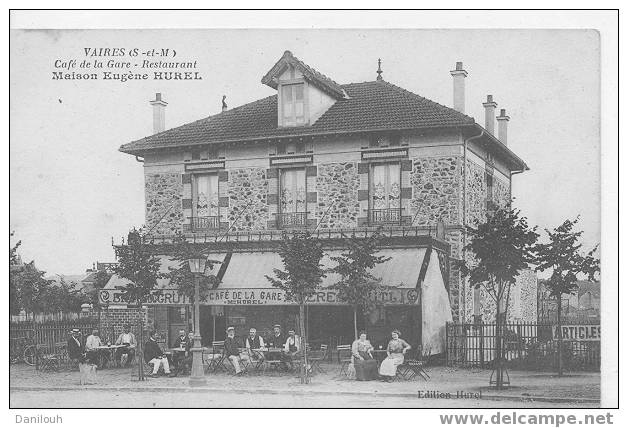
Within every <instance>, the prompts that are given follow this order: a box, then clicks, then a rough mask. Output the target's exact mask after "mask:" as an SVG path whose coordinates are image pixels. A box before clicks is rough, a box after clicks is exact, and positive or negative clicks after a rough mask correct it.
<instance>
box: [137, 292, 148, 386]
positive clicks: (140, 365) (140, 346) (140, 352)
mask: <svg viewBox="0 0 628 428" xmlns="http://www.w3.org/2000/svg"><path fill="white" fill-rule="evenodd" d="M138 313H139V317H138V320H137V324H138V328H139V332H138V336H139V338H140V340H138V341H137V380H139V381H143V380H146V379H145V378H144V323H143V321H144V320H143V319H142V318H143V317H142V305H141V304H140V308H139V310H138Z"/></svg>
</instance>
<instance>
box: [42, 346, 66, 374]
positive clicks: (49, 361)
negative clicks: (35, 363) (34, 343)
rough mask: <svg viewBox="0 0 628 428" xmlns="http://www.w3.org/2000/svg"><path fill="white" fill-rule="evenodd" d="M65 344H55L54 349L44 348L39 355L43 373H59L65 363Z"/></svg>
mask: <svg viewBox="0 0 628 428" xmlns="http://www.w3.org/2000/svg"><path fill="white" fill-rule="evenodd" d="M63 347H64V344H63V343H55V344H54V346H53V348H52V349H49V348H47V347H43V348H42V349H41V354H40V355H39V369H40V370H41V371H55V372H57V371H59V370H61V364H62V362H63Z"/></svg>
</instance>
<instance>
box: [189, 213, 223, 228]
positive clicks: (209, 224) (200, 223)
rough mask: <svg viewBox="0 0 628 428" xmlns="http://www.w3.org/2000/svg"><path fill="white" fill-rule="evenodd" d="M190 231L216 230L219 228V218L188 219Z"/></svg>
mask: <svg viewBox="0 0 628 428" xmlns="http://www.w3.org/2000/svg"><path fill="white" fill-rule="evenodd" d="M189 219H190V225H191V228H192V231H193V232H194V231H199V230H218V229H219V228H220V217H219V216H208V217H189Z"/></svg>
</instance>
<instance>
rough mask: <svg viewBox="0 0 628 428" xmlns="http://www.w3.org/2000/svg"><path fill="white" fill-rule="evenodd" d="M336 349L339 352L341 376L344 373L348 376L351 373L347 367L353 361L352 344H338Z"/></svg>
mask: <svg viewBox="0 0 628 428" xmlns="http://www.w3.org/2000/svg"><path fill="white" fill-rule="evenodd" d="M336 351H337V352H338V362H339V363H340V376H342V374H343V373H344V374H345V376H347V375H348V374H349V373H348V372H347V369H348V368H349V364H351V363H352V361H353V360H352V359H351V345H338V346H337V347H336Z"/></svg>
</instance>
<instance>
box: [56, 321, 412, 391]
mask: <svg viewBox="0 0 628 428" xmlns="http://www.w3.org/2000/svg"><path fill="white" fill-rule="evenodd" d="M193 336H194V334H193V333H192V332H189V333H187V334H186V332H185V330H179V335H178V336H177V338H176V339H175V341H174V343H173V352H172V353H170V354H166V353H165V352H164V350H163V349H162V348H161V347H160V346H159V343H158V342H157V339H156V336H155V332H154V331H152V332H150V333H149V339H148V341H147V342H146V343H145V345H144V360H145V362H146V363H147V364H149V365H150V366H152V373H151V376H157V375H158V373H159V370H160V369H163V372H164V373H165V374H166V375H169V376H177V375H178V374H181V373H186V372H189V371H190V368H191V366H192V352H191V348H192V347H193V345H194V340H193ZM391 336H392V338H391V340H390V341H389V342H388V347H387V349H386V353H387V357H386V358H385V359H384V360H383V361H382V362H381V364H379V363H378V361H377V360H376V359H375V358H374V356H373V351H374V350H375V348H374V347H373V346H372V345H371V342H370V341H369V340H368V339H367V334H366V332H365V331H361V332H360V334H359V337H358V339H356V340H355V341H354V342H353V344H352V346H351V362H352V365H351V371H354V373H353V374H356V375H358V376H357V377H358V378H363V379H376V378H378V377H379V378H380V379H382V380H386V381H392V380H393V378H394V377H395V374H396V372H397V367H398V366H399V365H401V364H403V361H404V356H405V354H406V352H407V351H408V350H410V349H411V347H410V345H409V344H408V343H407V342H406V341H405V340H403V339H402V338H401V337H400V336H401V333H400V332H399V330H394V331H393V332H392V334H391ZM243 342H244V343H243V345H244V347H241V346H240V345H241V344H242V342H241V341H240V340H239V339H238V338H236V336H235V328H234V327H228V328H227V337H226V338H225V341H224V351H223V352H224V357H225V360H226V361H229V362H230V363H231V364H232V365H233V368H234V371H235V374H236V375H241V374H242V373H244V372H245V367H246V366H247V364H243V361H247V360H250V361H251V362H254V363H260V362H263V361H264V359H265V358H266V355H268V352H274V353H275V358H278V360H279V361H280V363H279V364H281V365H282V366H283V367H284V368H286V369H293V368H294V362H295V361H297V360H298V359H299V358H300V357H301V351H302V343H301V338H300V337H299V336H298V335H296V334H295V330H294V329H289V330H288V333H287V335H284V333H283V332H282V329H281V325H279V324H275V325H274V326H273V331H272V333H271V334H270V335H269V336H267V337H266V338H265V339H264V338H262V337H261V336H260V335H258V334H257V330H256V329H255V328H254V327H252V328H250V329H249V334H248V336H246V337H245V338H244V341H243ZM115 345H116V346H115V347H114V348H115V352H113V353H111V352H109V349H110V348H111V343H107V344H105V343H103V341H102V340H101V339H100V336H99V332H98V329H93V330H92V333H91V334H90V335H89V336H88V337H87V339H86V340H85V343H84V344H83V342H82V340H81V333H80V330H78V329H73V330H72V331H71V334H70V337H69V338H68V355H69V357H70V359H72V360H77V361H78V362H80V363H86V364H92V365H96V366H99V365H103V364H109V363H111V361H110V360H111V358H112V357H113V358H115V363H116V364H117V365H118V366H120V367H127V366H129V365H130V364H131V363H132V362H133V361H134V359H135V350H136V348H137V340H136V338H135V335H134V334H133V333H132V332H131V326H130V325H129V324H126V325H125V326H124V331H123V332H122V333H121V334H120V335H119V336H118V338H117V340H116V341H115ZM275 358H273V359H275Z"/></svg>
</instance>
